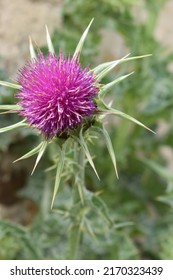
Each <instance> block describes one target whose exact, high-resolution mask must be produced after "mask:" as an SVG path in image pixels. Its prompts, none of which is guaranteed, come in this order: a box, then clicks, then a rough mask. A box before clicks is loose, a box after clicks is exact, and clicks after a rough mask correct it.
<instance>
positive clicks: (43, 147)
mask: <svg viewBox="0 0 173 280" xmlns="http://www.w3.org/2000/svg"><path fill="white" fill-rule="evenodd" d="M47 145H48V142H47V141H43V142H42V143H41V147H40V148H39V153H38V156H37V159H36V162H35V165H34V168H33V170H32V173H31V175H33V173H34V171H35V169H36V167H37V165H38V163H39V161H40V159H41V158H42V156H43V154H44V152H45V150H46V147H47Z"/></svg>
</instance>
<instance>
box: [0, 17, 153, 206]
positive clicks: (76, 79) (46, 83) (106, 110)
mask: <svg viewBox="0 0 173 280" xmlns="http://www.w3.org/2000/svg"><path fill="white" fill-rule="evenodd" d="M92 21H93V20H92ZM92 21H91V22H90V24H89V25H88V27H87V28H86V30H85V31H84V33H83V35H82V37H81V39H80V41H79V43H78V45H77V47H76V50H75V52H74V55H73V56H72V57H71V56H69V57H68V58H66V57H65V56H64V55H63V53H62V52H60V53H59V55H58V56H57V55H56V54H55V52H54V47H53V44H52V41H51V38H50V35H49V32H48V29H47V27H46V36H47V44H48V49H49V53H48V55H47V56H46V57H44V56H43V54H42V53H41V52H39V54H38V56H36V53H35V49H34V47H33V44H32V41H31V39H30V45H29V48H30V56H31V59H30V60H29V61H28V62H27V63H26V64H25V65H24V67H23V68H22V69H20V70H19V71H18V79H17V83H16V84H13V83H9V82H4V81H0V84H1V85H3V86H7V87H11V88H13V89H16V90H18V92H17V94H16V97H17V99H18V103H17V104H15V105H0V110H2V111H5V110H7V112H9V113H18V115H20V116H22V117H24V119H23V120H22V121H21V122H19V123H16V124H14V125H11V126H8V127H5V128H1V129H0V133H2V132H6V131H9V130H11V129H15V128H19V127H26V128H27V127H28V126H30V127H33V128H36V129H37V130H38V131H39V132H41V134H42V135H43V137H44V139H43V141H42V142H41V143H40V144H39V145H38V146H37V147H35V148H34V149H33V150H31V151H30V152H28V153H27V154H26V155H24V156H22V157H21V158H19V159H18V160H21V159H26V158H28V157H30V156H32V155H34V154H38V156H37V159H36V162H35V166H34V168H33V172H34V170H35V168H36V166H37V164H38V163H39V161H40V159H41V157H42V156H43V154H44V151H45V150H46V147H47V145H48V144H50V143H52V142H53V141H54V140H57V139H60V138H61V137H62V136H64V134H65V136H66V137H65V138H66V139H65V140H64V143H63V145H59V146H58V147H59V151H58V156H59V158H58V160H57V162H56V167H57V172H56V179H55V187H54V193H53V200H52V206H53V202H54V199H55V195H56V193H57V190H58V187H59V184H60V178H61V173H62V170H63V167H64V161H65V155H66V154H65V149H66V146H67V141H66V140H67V139H69V138H71V139H72V140H73V141H74V142H76V143H77V144H78V145H79V146H80V147H81V148H82V150H83V152H84V154H85V156H86V158H87V160H88V162H89V163H90V165H91V167H92V168H93V170H94V171H95V173H96V175H97V177H99V176H98V174H97V171H96V169H95V166H94V163H93V160H92V156H91V155H90V152H89V149H88V146H87V142H86V139H85V131H86V128H87V129H88V128H89V127H90V126H93V128H95V129H96V130H97V131H98V132H99V133H101V134H102V135H103V137H104V139H105V143H106V146H107V148H108V152H109V154H110V157H111V160H112V162H113V165H114V168H115V172H116V174H117V177H118V172H117V167H116V159H115V154H114V151H113V147H112V144H111V139H110V137H109V134H108V132H107V131H106V129H105V127H104V123H103V117H105V116H106V115H108V114H114V115H116V116H120V117H123V118H126V119H128V120H130V121H133V122H135V123H137V124H138V125H140V126H143V127H145V128H147V127H146V126H145V125H143V124H142V123H141V122H139V121H137V120H136V119H134V118H133V117H131V116H129V115H127V114H125V113H123V112H120V111H118V110H116V109H114V108H111V106H110V105H109V104H106V103H105V101H104V96H105V94H106V93H107V91H108V90H110V89H111V88H112V87H113V86H114V85H115V84H116V83H118V82H120V81H122V80H124V79H125V78H127V77H128V76H129V75H131V74H132V73H130V74H127V75H124V76H121V77H119V78H117V79H115V80H114V81H112V82H110V83H108V84H105V85H104V84H101V80H102V78H103V77H105V76H106V75H107V74H108V73H109V72H110V71H111V70H112V69H113V68H114V67H116V66H117V65H118V64H120V63H122V62H125V61H128V60H132V59H137V58H141V57H144V56H138V57H130V58H128V55H127V56H125V57H123V58H122V59H119V60H115V61H110V62H106V63H103V64H100V65H98V66H97V67H95V68H94V69H90V68H89V66H88V67H86V68H83V67H82V65H81V64H80V53H81V50H82V47H83V43H84V41H85V38H86V36H87V33H88V31H89V28H90V26H91V24H92ZM147 129H149V128H147ZM149 130H150V129H149ZM56 142H57V141H56ZM33 172H32V173H33ZM79 192H80V193H81V191H80V190H79Z"/></svg>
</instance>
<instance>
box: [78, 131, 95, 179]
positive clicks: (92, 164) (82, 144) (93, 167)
mask: <svg viewBox="0 0 173 280" xmlns="http://www.w3.org/2000/svg"><path fill="white" fill-rule="evenodd" d="M79 142H80V145H81V147H82V149H83V150H84V152H85V155H86V157H87V159H88V161H89V164H90V165H91V167H92V169H93V170H94V172H95V174H96V176H97V178H98V179H99V180H100V178H99V175H98V173H97V171H96V168H95V165H94V162H93V160H92V157H91V155H90V152H89V150H88V147H87V144H86V142H85V140H84V138H83V135H82V129H81V131H80V141H79Z"/></svg>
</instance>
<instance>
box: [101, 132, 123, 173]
mask: <svg viewBox="0 0 173 280" xmlns="http://www.w3.org/2000/svg"><path fill="white" fill-rule="evenodd" d="M97 129H98V130H99V131H100V132H101V133H102V134H103V136H104V138H105V143H106V146H107V149H108V152H109V155H110V157H111V160H112V163H113V166H114V169H115V173H116V176H117V178H118V171H117V164H116V158H115V153H114V149H113V146H112V142H111V139H110V136H109V133H108V132H107V130H106V129H105V127H104V126H103V128H98V127H97Z"/></svg>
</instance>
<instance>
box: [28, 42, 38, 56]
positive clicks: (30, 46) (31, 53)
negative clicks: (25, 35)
mask: <svg viewBox="0 0 173 280" xmlns="http://www.w3.org/2000/svg"><path fill="white" fill-rule="evenodd" d="M29 51H30V56H31V59H36V58H37V56H36V53H35V50H34V46H33V44H32V40H31V37H29Z"/></svg>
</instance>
